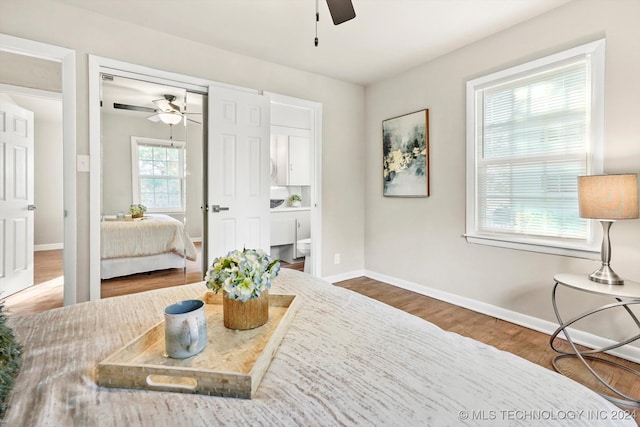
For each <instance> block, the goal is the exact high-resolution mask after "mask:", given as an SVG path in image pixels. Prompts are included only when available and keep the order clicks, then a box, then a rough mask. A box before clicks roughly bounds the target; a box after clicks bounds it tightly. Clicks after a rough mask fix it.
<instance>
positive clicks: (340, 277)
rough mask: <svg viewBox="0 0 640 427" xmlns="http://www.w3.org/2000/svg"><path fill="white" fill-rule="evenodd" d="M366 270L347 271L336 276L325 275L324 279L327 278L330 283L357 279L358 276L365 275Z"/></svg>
mask: <svg viewBox="0 0 640 427" xmlns="http://www.w3.org/2000/svg"><path fill="white" fill-rule="evenodd" d="M364 275H365V273H364V270H354V271H349V272H346V273H341V274H336V275H334V276H325V277H323V278H322V280H326V281H327V282H329V283H336V282H342V281H343V280H350V279H355V278H356V277H362V276H364Z"/></svg>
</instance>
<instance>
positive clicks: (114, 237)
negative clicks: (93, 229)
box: [100, 214, 197, 261]
mask: <svg viewBox="0 0 640 427" xmlns="http://www.w3.org/2000/svg"><path fill="white" fill-rule="evenodd" d="M100 231H101V235H100V245H101V246H100V255H101V258H102V259H113V258H127V257H138V256H148V255H157V254H162V253H168V252H173V253H175V254H177V255H180V256H185V257H186V258H187V259H189V260H192V261H193V260H195V259H196V256H197V252H196V248H195V246H194V245H193V242H192V241H191V239H190V238H189V235H188V234H187V232H186V230H185V228H184V224H182V223H181V222H180V221H178V220H177V219H175V218H172V217H170V216H168V215H161V214H149V215H146V216H144V217H143V218H140V219H135V220H132V221H103V222H101V223H100Z"/></svg>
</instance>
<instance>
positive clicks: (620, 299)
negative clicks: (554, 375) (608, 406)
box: [549, 274, 640, 408]
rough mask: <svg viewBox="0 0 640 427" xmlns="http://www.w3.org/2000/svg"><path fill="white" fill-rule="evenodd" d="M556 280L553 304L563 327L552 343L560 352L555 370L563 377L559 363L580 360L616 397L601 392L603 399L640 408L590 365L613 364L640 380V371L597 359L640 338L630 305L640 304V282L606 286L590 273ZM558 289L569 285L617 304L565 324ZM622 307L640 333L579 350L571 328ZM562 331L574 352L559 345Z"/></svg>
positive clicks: (561, 275)
mask: <svg viewBox="0 0 640 427" xmlns="http://www.w3.org/2000/svg"><path fill="white" fill-rule="evenodd" d="M553 280H554V281H555V285H554V286H553V293H552V297H551V302H552V303H553V311H554V312H555V314H556V318H557V319H558V324H559V325H560V326H558V329H556V330H555V332H554V333H553V335H552V336H551V339H550V340H549V344H550V345H551V348H552V349H553V350H555V351H556V352H557V353H559V354H558V355H557V356H555V357H554V358H553V361H552V363H553V367H554V369H555V370H556V371H557V372H559V373H561V374H563V372H562V371H561V370H560V368H559V367H558V363H557V362H558V361H559V360H561V359H566V358H577V359H580V361H581V362H582V363H583V364H584V366H585V367H586V368H587V369H588V370H589V372H591V374H592V375H593V376H594V377H595V378H596V379H597V380H598V381H600V382H601V383H602V384H603V385H604V386H605V387H606V388H607V389H609V390H610V391H611V392H612V393H613V394H615V396H610V395H608V394H602V393H599V394H600V395H601V396H603V397H604V398H606V399H608V400H610V401H611V402H613V403H615V404H619V405H623V406H630V407H636V408H638V407H640V400H639V399H637V398H635V397H631V396H629V395H627V394H625V393H622V392H621V391H619V390H618V389H616V388H615V387H614V386H613V385H611V384H609V383H608V382H607V381H606V380H605V379H604V378H603V377H602V376H601V375H599V374H598V373H597V372H596V371H595V369H594V368H593V367H592V366H591V363H589V362H593V361H597V362H598V363H606V364H608V365H612V366H615V367H617V368H620V369H623V370H625V371H627V372H629V373H630V374H632V375H636V376H638V377H640V371H637V370H635V369H632V368H629V367H626V366H624V365H621V364H619V363H616V362H614V361H611V360H606V359H603V358H599V357H597V356H598V354H600V353H604V352H606V351H609V350H613V349H616V348H619V347H622V346H624V345H627V344H629V343H632V342H634V341H636V340H638V339H640V321H639V320H638V318H637V317H636V315H635V314H634V313H633V311H631V309H630V308H629V307H630V306H633V305H637V304H640V283H637V282H631V281H628V280H625V282H624V285H604V284H601V283H597V282H592V281H591V280H589V278H588V276H587V274H584V275H582V274H556V275H555V276H553ZM558 286H566V287H567V288H571V289H574V290H578V291H582V292H589V293H592V294H596V295H602V296H608V297H611V298H613V299H615V301H616V302H612V303H609V304H605V305H603V306H601V307H597V308H594V309H592V310H589V311H586V312H584V313H582V314H579V315H577V316H576V317H574V318H572V319H570V320H568V321H564V320H562V317H561V316H560V312H559V310H558V305H557V302H556V291H557V289H558ZM618 307H623V308H624V310H625V311H626V312H627V313H628V314H629V316H631V319H633V322H634V323H635V324H636V326H637V328H638V333H637V334H636V335H634V336H633V337H631V338H627V339H625V340H623V341H620V342H617V343H614V344H611V345H609V346H606V347H602V348H598V349H593V350H586V351H579V350H578V348H577V347H576V344H575V343H574V342H573V339H572V338H571V335H570V333H569V331H568V330H567V328H568V327H570V326H571V325H573V324H574V323H576V322H578V321H579V320H582V319H584V318H586V317H589V316H591V315H594V314H596V313H599V312H601V311H607V310H611V309H615V308H618ZM561 332H562V333H563V334H564V336H565V338H566V340H567V342H568V343H569V345H570V346H571V348H572V349H573V352H567V351H563V350H560V349H558V348H557V347H556V346H555V341H556V338H557V336H558V334H560V333H561ZM563 375H564V374H563Z"/></svg>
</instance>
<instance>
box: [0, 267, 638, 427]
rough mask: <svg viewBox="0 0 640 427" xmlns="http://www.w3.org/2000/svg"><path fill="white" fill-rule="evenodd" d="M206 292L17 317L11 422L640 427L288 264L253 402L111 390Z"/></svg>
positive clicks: (519, 364) (529, 369)
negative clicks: (281, 315)
mask: <svg viewBox="0 0 640 427" xmlns="http://www.w3.org/2000/svg"><path fill="white" fill-rule="evenodd" d="M205 291H206V286H205V285H204V283H202V282H200V283H194V284H189V285H183V286H177V287H173V288H165V289H159V290H155V291H149V292H143V293H139V294H133V295H126V296H121V297H115V298H107V299H104V300H100V301H94V302H88V303H82V304H76V305H73V306H69V307H64V308H60V309H54V310H50V311H47V312H44V313H41V314H38V315H31V316H15V317H10V319H9V320H10V325H11V326H12V327H13V328H14V331H15V333H16V336H17V337H18V339H19V340H20V341H22V342H23V343H24V346H25V349H24V356H23V362H22V363H23V366H22V369H21V371H20V373H19V375H18V377H17V378H16V382H15V386H14V389H13V391H12V393H11V395H10V397H9V401H8V403H9V408H8V411H7V413H6V417H5V420H4V421H5V423H6V425H12V426H13V425H15V426H17V425H20V426H22V425H24V426H27V425H28V426H37V425H52V426H53V425H55V426H60V425H78V426H98V425H99V426H134V425H135V426H161V425H163V426H181V425H185V426H205V425H216V426H338V425H345V426H356V425H357V426H430V425H431V426H445V425H447V426H459V425H481V426H495V425H508V426H519V425H521V426H529V425H531V424H532V423H533V424H535V425H538V426H540V425H555V426H559V425H561V426H592V425H596V424H597V425H601V426H607V425H610V426H625V425H626V426H635V425H636V424H635V422H634V421H633V420H632V419H631V417H628V418H629V419H620V418H624V417H621V416H620V414H621V413H622V412H621V410H620V409H618V408H616V407H615V406H613V405H612V404H611V403H609V402H608V401H606V400H605V399H604V398H602V397H601V396H599V395H597V394H596V393H594V392H592V391H590V390H589V389H587V388H585V387H583V386H582V385H580V384H578V383H576V382H574V381H572V380H570V379H568V378H566V377H564V376H562V375H560V374H557V373H555V372H553V371H551V370H548V369H545V368H543V367H541V366H538V365H535V364H533V363H531V362H529V361H526V360H524V359H522V358H519V357H517V356H514V355H513V354H510V353H507V352H503V351H500V350H497V349H496V348H494V347H490V346H487V345H484V344H482V343H479V342H477V341H474V340H472V339H469V338H465V337H462V336H460V335H457V334H453V333H450V332H446V331H443V330H441V329H439V328H438V327H437V326H435V325H433V324H431V323H429V322H426V321H424V320H422V319H420V318H418V317H415V316H412V315H410V314H407V313H405V312H403V311H400V310H397V309H395V308H393V307H390V306H388V305H385V304H383V303H380V302H378V301H376V300H373V299H370V298H368V297H365V296H363V295H360V294H357V293H355V292H352V291H350V290H347V289H344V288H339V287H336V286H333V285H331V284H329V283H327V282H324V281H322V280H319V279H316V278H313V277H311V276H309V275H307V274H305V273H301V272H298V271H293V270H286V269H284V270H282V271H281V273H280V276H278V278H277V279H276V281H275V282H274V284H273V288H272V290H271V293H285V294H296V295H297V297H298V298H299V299H300V300H299V303H300V304H299V308H298V311H297V313H296V315H295V317H294V318H293V320H292V323H291V325H290V327H289V330H288V331H287V333H286V335H285V336H284V338H283V340H282V342H281V344H280V347H279V348H278V349H277V351H276V353H275V355H274V357H273V360H272V362H271V365H270V366H269V368H268V370H267V372H266V374H265V376H264V378H263V379H262V382H261V384H260V386H259V388H258V389H257V391H256V393H255V395H254V398H253V399H251V400H248V399H235V398H225V397H212V396H203V395H195V394H181V393H171V392H158V391H140V390H125V389H116V388H103V387H100V386H98V385H97V383H96V364H97V362H99V361H101V360H103V359H104V358H105V357H107V356H108V355H110V354H112V353H113V352H114V351H116V350H117V349H119V348H121V347H122V346H123V345H125V344H126V343H128V342H129V341H130V340H132V339H133V338H135V337H136V336H138V335H140V334H142V333H143V332H144V331H145V330H147V329H148V328H149V327H151V326H153V325H154V324H156V323H157V322H159V321H161V320H162V317H163V314H162V311H163V308H164V307H165V306H166V305H168V304H171V303H174V302H176V301H178V300H182V299H188V298H194V297H200V296H202V295H203V293H204V292H205ZM534 420H535V421H534Z"/></svg>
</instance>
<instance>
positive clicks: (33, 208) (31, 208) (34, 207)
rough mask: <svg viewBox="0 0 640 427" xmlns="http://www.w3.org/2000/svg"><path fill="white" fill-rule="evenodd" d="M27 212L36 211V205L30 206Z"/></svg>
mask: <svg viewBox="0 0 640 427" xmlns="http://www.w3.org/2000/svg"><path fill="white" fill-rule="evenodd" d="M27 210H28V211H35V210H36V205H28V206H27Z"/></svg>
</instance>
